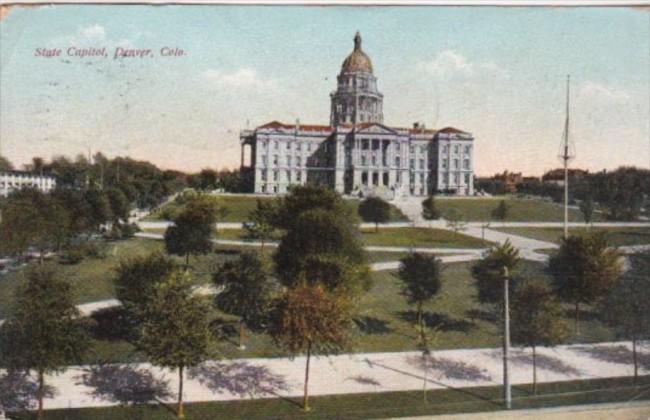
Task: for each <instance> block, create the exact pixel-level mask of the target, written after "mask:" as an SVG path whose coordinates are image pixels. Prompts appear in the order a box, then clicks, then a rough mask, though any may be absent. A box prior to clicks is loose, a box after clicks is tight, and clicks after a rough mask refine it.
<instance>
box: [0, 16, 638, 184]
mask: <svg viewBox="0 0 650 420" xmlns="http://www.w3.org/2000/svg"><path fill="white" fill-rule="evenodd" d="M1 16H2V17H1V20H0V153H2V154H3V155H5V156H6V157H8V158H9V159H10V160H11V161H12V162H14V164H16V165H21V164H23V163H26V162H29V161H30V160H31V158H32V157H33V156H41V157H45V158H51V157H53V156H55V155H61V154H63V155H69V156H75V155H77V154H79V153H83V154H87V153H88V151H89V150H90V151H91V153H95V152H102V153H104V154H105V155H108V156H117V155H120V156H131V157H133V158H137V159H145V160H149V161H152V162H154V163H156V164H158V165H160V166H161V167H163V168H173V169H180V170H185V171H198V170H200V169H202V168H206V167H210V168H234V167H238V165H239V159H240V146H239V131H240V130H241V129H243V128H246V127H251V128H253V127H255V126H258V125H261V124H264V123H266V122H269V121H273V120H278V121H281V122H285V123H294V122H295V121H296V119H299V120H300V122H301V123H302V124H328V123H329V110H330V98H329V94H330V92H331V91H333V90H334V89H335V88H336V75H337V74H338V73H339V71H340V66H341V63H342V62H343V60H344V59H345V57H346V56H347V55H348V54H349V53H350V52H351V51H352V48H353V37H354V34H355V32H356V31H357V30H358V31H360V32H361V35H362V38H363V50H364V51H365V52H366V53H367V54H368V55H369V56H370V58H371V60H372V63H373V67H374V73H375V75H376V76H377V77H378V87H379V90H380V91H381V92H382V93H383V94H384V122H385V123H386V124H387V125H389V126H398V127H407V126H411V125H412V124H413V123H414V122H416V121H418V122H422V123H424V124H425V125H426V127H427V128H442V127H447V126H453V127H457V128H459V129H462V130H464V131H467V132H470V133H472V134H473V135H474V137H475V150H476V152H475V162H474V164H475V172H476V174H478V175H492V174H494V173H497V172H502V171H504V170H506V169H507V170H509V171H515V172H524V173H525V174H527V175H541V174H542V173H543V172H544V171H546V170H549V169H552V168H555V167H558V166H559V165H560V164H561V162H560V160H559V159H558V152H559V150H560V142H561V139H562V130H563V126H564V119H565V97H566V76H567V75H568V74H570V75H571V91H570V113H571V119H570V121H571V130H570V133H571V136H570V138H571V140H572V141H573V142H574V145H575V150H576V157H575V159H574V160H573V161H572V162H571V165H572V166H575V167H580V168H585V169H589V170H592V171H597V170H602V169H614V168H616V167H618V166H620V165H635V166H639V167H646V168H647V167H648V166H649V165H650V12H649V11H648V9H645V10H643V9H632V8H615V7H609V8H594V7H591V8H526V7H512V8H503V7H501V8H499V7H432V6H418V7H385V6H382V7H372V6H365V7H364V6H357V7H334V6H291V7H289V6H284V7H282V6H241V5H240V6H188V5H176V6H173V5H167V6H125V5H122V6H118V5H113V6H106V5H103V6H79V5H58V6H42V7H30V8H16V9H11V10H10V11H8V12H7V11H5V13H3V14H2V15H1ZM70 47H74V48H76V49H77V50H79V49H82V48H97V49H99V48H106V57H104V56H99V57H83V58H80V57H78V56H68V48H70ZM163 47H166V48H171V49H173V48H178V49H182V50H183V55H180V56H162V55H161V49H162V48H163ZM39 48H40V49H48V50H51V49H59V50H60V56H58V57H44V56H38V54H37V49H39ZM118 48H122V49H124V50H146V49H150V50H151V53H150V55H149V56H146V57H123V58H114V52H115V51H116V49H118Z"/></svg>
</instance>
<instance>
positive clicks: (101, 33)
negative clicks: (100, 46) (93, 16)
mask: <svg viewBox="0 0 650 420" xmlns="http://www.w3.org/2000/svg"><path fill="white" fill-rule="evenodd" d="M77 33H78V35H80V36H81V37H83V38H90V39H96V40H104V39H105V38H106V30H105V29H104V27H103V26H101V25H92V26H86V27H84V28H80V29H79V31H77Z"/></svg>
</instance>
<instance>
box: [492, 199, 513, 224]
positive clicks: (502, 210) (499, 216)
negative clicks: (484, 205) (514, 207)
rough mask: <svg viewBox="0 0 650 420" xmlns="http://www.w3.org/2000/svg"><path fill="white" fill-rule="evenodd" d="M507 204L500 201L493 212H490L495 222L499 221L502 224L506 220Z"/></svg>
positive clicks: (504, 201)
mask: <svg viewBox="0 0 650 420" xmlns="http://www.w3.org/2000/svg"><path fill="white" fill-rule="evenodd" d="M509 210H510V209H509V208H508V204H507V203H506V200H501V201H499V205H498V206H496V208H495V209H494V210H492V217H493V218H494V219H496V220H499V221H501V222H503V221H504V220H506V219H507V218H508V212H509Z"/></svg>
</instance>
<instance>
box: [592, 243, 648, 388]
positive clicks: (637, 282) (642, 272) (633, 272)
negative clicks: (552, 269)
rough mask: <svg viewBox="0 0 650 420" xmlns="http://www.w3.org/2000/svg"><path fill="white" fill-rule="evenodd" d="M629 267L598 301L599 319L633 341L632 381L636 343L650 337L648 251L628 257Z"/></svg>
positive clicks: (636, 367) (635, 359) (636, 360)
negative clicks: (599, 307) (599, 304)
mask: <svg viewBox="0 0 650 420" xmlns="http://www.w3.org/2000/svg"><path fill="white" fill-rule="evenodd" d="M628 258H629V263H630V269H629V270H628V271H627V272H626V273H625V274H624V275H623V277H622V278H621V281H619V282H618V284H616V285H615V286H614V288H613V289H612V290H611V292H610V293H609V294H608V295H607V296H605V298H604V299H603V301H602V302H601V310H600V313H601V318H602V319H603V321H605V323H606V324H608V325H610V326H611V327H612V328H614V329H615V330H616V332H617V334H618V335H619V336H620V337H623V338H625V339H628V340H631V341H632V362H633V363H634V381H635V382H636V381H637V378H638V374H639V366H638V365H639V364H638V357H637V344H638V341H639V340H643V339H649V338H650V254H648V253H645V254H642V253H639V254H634V255H631V256H629V257H628Z"/></svg>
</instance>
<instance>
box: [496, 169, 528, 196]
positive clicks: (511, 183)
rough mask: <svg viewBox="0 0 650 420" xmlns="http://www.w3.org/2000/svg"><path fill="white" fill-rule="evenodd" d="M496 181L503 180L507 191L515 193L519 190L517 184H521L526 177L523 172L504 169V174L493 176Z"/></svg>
mask: <svg viewBox="0 0 650 420" xmlns="http://www.w3.org/2000/svg"><path fill="white" fill-rule="evenodd" d="M492 179H493V180H495V181H501V182H503V188H504V189H505V190H506V192H509V193H515V192H517V185H518V184H521V183H522V182H523V181H524V177H523V175H522V174H521V172H518V173H514V172H508V171H503V173H502V174H496V175H494V176H493V177H492Z"/></svg>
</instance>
